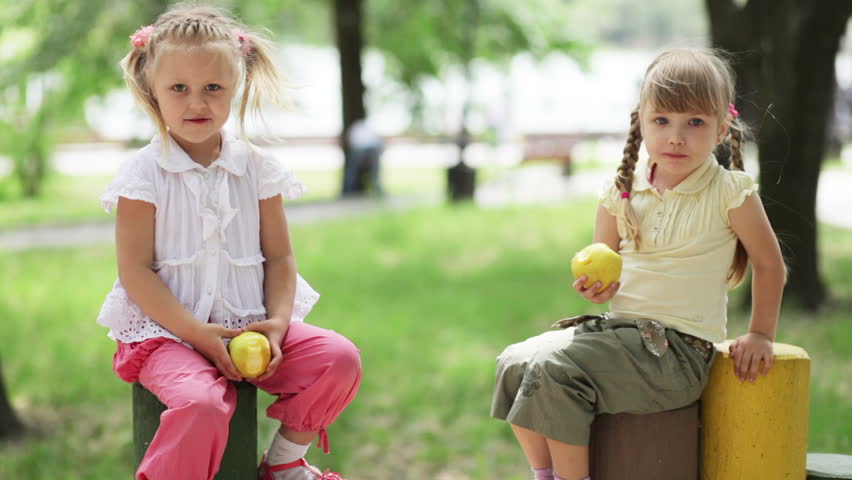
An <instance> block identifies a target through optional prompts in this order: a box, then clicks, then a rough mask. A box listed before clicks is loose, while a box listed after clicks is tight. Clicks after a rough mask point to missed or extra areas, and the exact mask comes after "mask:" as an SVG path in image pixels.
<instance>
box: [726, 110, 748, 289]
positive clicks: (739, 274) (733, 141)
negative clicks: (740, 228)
mask: <svg viewBox="0 0 852 480" xmlns="http://www.w3.org/2000/svg"><path fill="white" fill-rule="evenodd" d="M730 132H731V133H730V135H729V137H730V138H729V143H730V151H731V159H730V169H731V170H739V171H742V172H744V171H745V166H744V163H743V143H744V138H743V136H744V133H745V126H744V125H743V124H742V123H741V122H740V121H739V120H737V119H736V117H734V118H732V119H731V126H730ZM748 263H749V262H748V252H746V249H745V245H743V242H741V241H739V240H737V248H736V250H734V260H733V262H731V269H730V270H729V271H728V286H729V287H730V288H735V287H737V286H738V285H740V284H741V283H742V282H743V280H745V277H746V272H748Z"/></svg>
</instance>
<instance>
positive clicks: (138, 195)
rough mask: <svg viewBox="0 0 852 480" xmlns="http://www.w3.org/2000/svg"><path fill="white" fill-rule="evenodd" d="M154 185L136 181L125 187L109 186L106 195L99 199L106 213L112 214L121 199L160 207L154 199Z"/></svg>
mask: <svg viewBox="0 0 852 480" xmlns="http://www.w3.org/2000/svg"><path fill="white" fill-rule="evenodd" d="M153 187H154V185H153V184H151V182H146V181H143V180H138V181H134V182H131V183H127V184H123V185H109V186H108V187H107V189H106V190H105V191H104V193H103V194H102V195H101V196H100V197H99V198H98V200H100V202H101V207H103V209H104V211H105V212H106V213H112V211H113V210H115V208H116V207H117V206H118V199H119V197H124V198H127V199H130V200H141V201H143V202H148V203H151V204H153V205H154V206H155V207H158V205H157V200H156V199H155V198H154V192H153Z"/></svg>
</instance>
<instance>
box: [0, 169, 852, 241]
mask: <svg viewBox="0 0 852 480" xmlns="http://www.w3.org/2000/svg"><path fill="white" fill-rule="evenodd" d="M609 175H611V173H610V172H609V171H589V172H580V173H578V174H576V175H572V176H570V177H563V176H561V175H560V174H559V171H558V168H557V167H555V166H551V165H540V166H529V167H524V168H519V169H513V170H511V171H509V172H507V173H506V174H504V175H502V176H500V177H498V178H496V179H494V180H492V181H490V182H488V183H486V184H484V185H480V186H478V187H477V191H476V203H477V204H478V205H479V206H481V207H483V208H499V207H503V206H509V205H546V204H557V203H563V202H567V201H570V200H571V199H573V198H576V197H577V196H584V195H594V194H595V193H597V192H598V191H599V189H600V188H601V186H602V185H603V183H604V181H605V180H606V178H607V177H608V176H609ZM818 192H819V198H818V201H817V215H818V217H819V219H820V220H822V221H825V222H828V223H830V224H833V225H837V226H840V227H844V228H848V229H852V172H848V171H839V170H829V171H826V172H824V173H823V175H822V177H821V178H820V185H819V191H818ZM443 201H444V200H443V197H442V195H441V194H440V193H436V194H434V195H426V196H411V197H388V198H382V199H341V200H332V201H328V202H313V203H303V204H296V205H291V206H289V207H288V209H287V218H288V221H289V222H290V224H291V225H304V224H309V223H315V222H321V221H328V220H333V219H336V218H342V217H354V216H360V215H369V214H374V213H377V212H380V211H384V210H399V209H406V208H411V207H414V206H419V205H438V204H440V203H441V202H443ZM113 228H114V225H113V223H112V222H110V221H107V222H101V223H85V224H80V225H74V226H49V227H37V228H32V229H27V230H19V231H11V232H0V251H4V250H5V251H10V250H11V251H16V250H25V249H31V248H63V247H74V246H84V245H96V244H105V243H112V242H113Z"/></svg>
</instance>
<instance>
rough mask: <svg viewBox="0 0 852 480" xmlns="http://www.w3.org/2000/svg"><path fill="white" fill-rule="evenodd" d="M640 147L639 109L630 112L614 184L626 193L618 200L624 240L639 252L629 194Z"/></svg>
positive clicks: (633, 212)
mask: <svg viewBox="0 0 852 480" xmlns="http://www.w3.org/2000/svg"><path fill="white" fill-rule="evenodd" d="M641 145H642V131H641V129H640V128H639V109H638V108H636V109H634V110H633V111H632V112H630V132H629V133H628V135H627V143H626V144H625V145H624V156H623V157H622V159H621V164H620V165H619V166H618V175H617V176H616V178H615V184H616V186H617V187H618V191H619V192H622V193H626V194H627V195H626V196H623V197H622V198H621V199H619V206H620V207H619V211H620V212H622V213H623V218H624V224H625V226H626V227H627V238H626V240H633V242H634V243H635V245H636V250H639V239H640V235H639V220H638V219H637V218H636V212H635V211H634V210H633V206H632V205H631V203H630V194H631V192H632V191H633V172H634V170H635V169H636V162H637V161H638V160H639V147H640V146H641Z"/></svg>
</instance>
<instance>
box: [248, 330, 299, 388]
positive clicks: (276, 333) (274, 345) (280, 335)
mask: <svg viewBox="0 0 852 480" xmlns="http://www.w3.org/2000/svg"><path fill="white" fill-rule="evenodd" d="M288 325H289V322H287V323H285V322H283V321H281V319H277V318H270V319H267V320H262V321H260V322H254V323H250V324H248V325H246V330H248V331H250V332H258V333H262V334H263V335H264V336H265V337H266V339H267V340H269V352H270V353H271V354H272V355H271V358H270V359H269V365H267V366H266V371H265V372H263V373H262V374H260V375H258V376H257V377H255V378H254V379H253V380H254V381H257V382H262V381H264V380H266V379H267V378H269V377H271V376H272V375H273V374H274V373H275V372H276V371H277V370H278V366H279V365H281V360H282V359H283V355H282V354H281V343H282V342H283V341H284V335H285V334H286V333H287V327H288Z"/></svg>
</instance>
